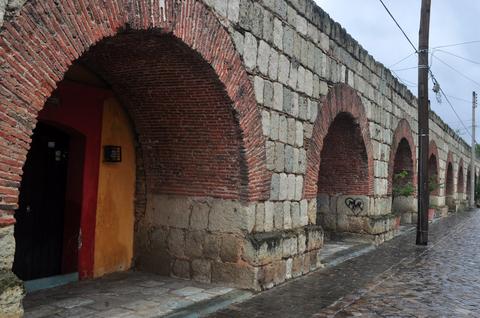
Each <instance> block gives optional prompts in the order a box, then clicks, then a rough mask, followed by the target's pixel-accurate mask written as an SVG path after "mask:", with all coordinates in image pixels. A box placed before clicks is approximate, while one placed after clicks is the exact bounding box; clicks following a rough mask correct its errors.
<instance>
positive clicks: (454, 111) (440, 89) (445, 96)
mask: <svg viewBox="0 0 480 318" xmlns="http://www.w3.org/2000/svg"><path fill="white" fill-rule="evenodd" d="M429 72H430V76H431V77H432V79H433V80H434V81H435V82H436V83H438V81H437V79H436V78H435V75H433V72H432V70H429ZM438 89H439V91H440V93H442V95H443V97H444V98H445V100H446V101H447V103H448V105H449V106H450V108H451V109H452V110H453V113H454V114H455V116H457V118H458V120H459V121H460V123H461V124H462V126H463V128H465V130H466V131H467V133H468V134H469V135H470V137H472V134H471V133H470V130H469V129H468V128H467V126H465V123H464V122H463V120H462V119H461V118H460V116H459V115H458V113H457V111H456V110H455V107H453V105H452V103H451V102H450V99H449V98H448V96H447V94H445V92H444V91H443V88H442V87H441V86H440V85H438Z"/></svg>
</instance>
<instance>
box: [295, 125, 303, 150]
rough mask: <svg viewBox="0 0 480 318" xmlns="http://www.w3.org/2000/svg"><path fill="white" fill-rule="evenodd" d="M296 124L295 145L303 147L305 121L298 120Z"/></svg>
mask: <svg viewBox="0 0 480 318" xmlns="http://www.w3.org/2000/svg"><path fill="white" fill-rule="evenodd" d="M295 125H296V128H295V146H297V147H303V123H302V122H301V121H297V122H296V123H295Z"/></svg>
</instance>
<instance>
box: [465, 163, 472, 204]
mask: <svg viewBox="0 0 480 318" xmlns="http://www.w3.org/2000/svg"><path fill="white" fill-rule="evenodd" d="M466 191H467V193H466V195H467V200H470V194H471V192H472V165H469V166H468V170H467V187H466Z"/></svg>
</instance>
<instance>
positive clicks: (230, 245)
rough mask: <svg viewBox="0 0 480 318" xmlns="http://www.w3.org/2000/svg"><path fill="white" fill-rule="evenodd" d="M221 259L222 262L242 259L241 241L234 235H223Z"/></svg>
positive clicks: (233, 261)
mask: <svg viewBox="0 0 480 318" xmlns="http://www.w3.org/2000/svg"><path fill="white" fill-rule="evenodd" d="M221 241H222V243H221V248H220V259H221V260H222V262H227V263H236V262H237V261H238V260H239V259H240V252H241V242H240V240H239V239H238V238H237V237H235V236H233V235H222V237H221Z"/></svg>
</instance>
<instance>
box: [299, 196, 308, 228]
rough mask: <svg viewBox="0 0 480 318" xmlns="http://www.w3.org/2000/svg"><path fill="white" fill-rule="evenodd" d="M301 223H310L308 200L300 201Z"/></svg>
mask: <svg viewBox="0 0 480 318" xmlns="http://www.w3.org/2000/svg"><path fill="white" fill-rule="evenodd" d="M300 224H301V225H302V226H303V225H307V224H308V202H307V200H302V201H300Z"/></svg>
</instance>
